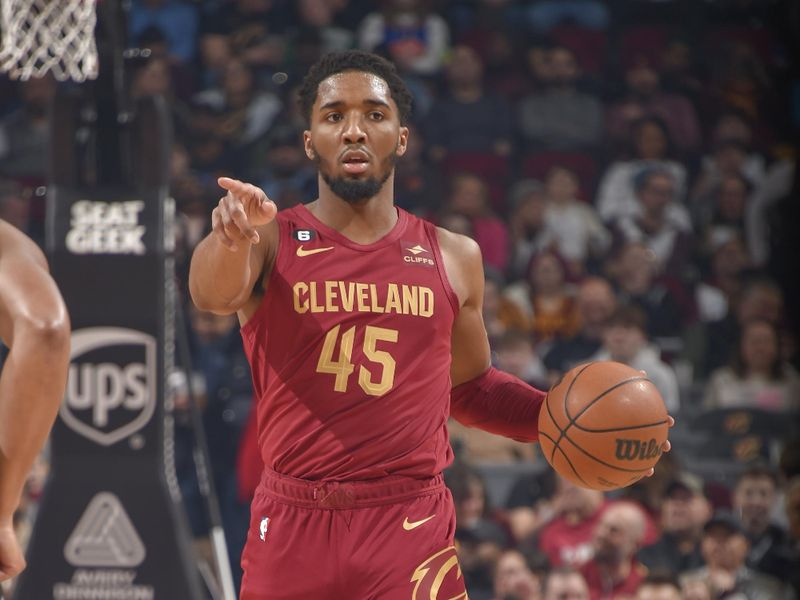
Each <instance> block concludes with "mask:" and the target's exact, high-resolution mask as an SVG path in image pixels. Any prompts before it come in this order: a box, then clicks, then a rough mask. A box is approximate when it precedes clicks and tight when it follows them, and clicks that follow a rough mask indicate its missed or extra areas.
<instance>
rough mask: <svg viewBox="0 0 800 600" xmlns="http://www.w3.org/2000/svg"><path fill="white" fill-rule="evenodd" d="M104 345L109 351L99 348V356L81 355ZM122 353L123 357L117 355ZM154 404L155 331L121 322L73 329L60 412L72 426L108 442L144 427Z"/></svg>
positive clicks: (98, 439) (96, 438) (94, 438)
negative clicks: (101, 351)
mask: <svg viewBox="0 0 800 600" xmlns="http://www.w3.org/2000/svg"><path fill="white" fill-rule="evenodd" d="M101 348H107V349H108V351H107V353H105V355H104V353H98V354H99V356H98V357H97V358H99V360H97V358H96V359H95V360H92V361H89V360H85V359H84V360H80V358H81V357H82V356H83V355H85V354H88V353H90V352H94V351H97V350H99V349H101ZM111 348H114V352H113V353H112V352H111V350H110V349H111ZM120 352H122V356H123V358H124V360H119V359H118V360H114V359H113V358H112V357H113V356H114V354H119V353H120ZM129 357H130V358H129ZM155 406H156V339H155V338H154V337H153V336H151V335H148V334H146V333H143V332H141V331H135V330H133V329H123V328H120V327H90V328H87V329H80V330H78V331H75V332H74V333H73V334H72V362H71V363H70V366H69V379H68V381H67V391H66V397H65V401H64V402H63V403H62V404H61V410H60V411H59V413H60V415H61V418H62V419H63V420H64V423H65V424H66V425H67V426H68V427H69V428H70V429H72V430H73V431H76V432H77V433H79V434H81V435H83V436H85V437H87V438H89V439H90V440H92V441H94V442H97V443H98V444H101V445H103V446H110V445H111V444H114V443H116V442H118V441H120V440H122V439H125V438H126V437H128V436H130V435H131V434H133V433H135V432H137V431H139V430H140V429H141V428H142V427H144V426H145V425H146V424H147V423H148V422H149V421H150V418H151V417H152V416H153V412H154V410H155Z"/></svg>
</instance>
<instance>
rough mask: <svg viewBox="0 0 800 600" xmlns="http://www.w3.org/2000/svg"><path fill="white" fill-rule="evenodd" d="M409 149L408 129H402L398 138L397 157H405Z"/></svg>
mask: <svg viewBox="0 0 800 600" xmlns="http://www.w3.org/2000/svg"><path fill="white" fill-rule="evenodd" d="M407 149H408V127H401V128H400V133H399V134H398V136H397V150H396V151H395V153H396V154H397V156H403V154H405V153H406V150H407Z"/></svg>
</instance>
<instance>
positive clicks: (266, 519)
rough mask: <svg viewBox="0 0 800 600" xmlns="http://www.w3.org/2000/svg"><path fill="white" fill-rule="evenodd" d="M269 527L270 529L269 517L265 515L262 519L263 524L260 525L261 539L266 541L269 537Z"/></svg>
mask: <svg viewBox="0 0 800 600" xmlns="http://www.w3.org/2000/svg"><path fill="white" fill-rule="evenodd" d="M267 529H269V517H264V518H263V519H261V525H259V527H258V531H259V535H258V537H260V538H261V541H262V542H263V541H265V540H266V539H267Z"/></svg>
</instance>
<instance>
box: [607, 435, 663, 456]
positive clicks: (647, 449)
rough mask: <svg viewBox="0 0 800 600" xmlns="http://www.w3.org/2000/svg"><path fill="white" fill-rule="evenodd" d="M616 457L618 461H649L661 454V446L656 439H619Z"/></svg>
mask: <svg viewBox="0 0 800 600" xmlns="http://www.w3.org/2000/svg"><path fill="white" fill-rule="evenodd" d="M616 441H617V449H616V452H615V456H616V457H617V460H647V459H648V458H655V457H656V456H658V455H659V454H661V444H659V443H658V442H657V441H656V440H655V439H650V440H621V439H617V440H616Z"/></svg>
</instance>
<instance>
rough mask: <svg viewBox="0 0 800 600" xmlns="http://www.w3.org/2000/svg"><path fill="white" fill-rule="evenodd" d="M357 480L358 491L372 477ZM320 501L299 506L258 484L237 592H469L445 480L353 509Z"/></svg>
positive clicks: (393, 598) (266, 597)
mask: <svg viewBox="0 0 800 600" xmlns="http://www.w3.org/2000/svg"><path fill="white" fill-rule="evenodd" d="M393 481H394V483H401V485H402V482H401V481H400V480H398V479H394V480H393ZM375 483H376V485H377V486H380V487H384V486H385V485H386V483H387V482H385V481H382V480H377V481H376V482H375ZM354 488H355V490H354V491H355V494H356V495H357V494H358V491H359V490H360V491H361V492H367V491H368V488H369V485H367V486H364V485H363V484H354ZM320 500H321V501H322V500H324V496H320ZM320 504H321V506H320V507H319V508H308V507H307V506H302V505H301V506H298V503H293V502H291V501H287V500H286V499H285V498H284V497H282V496H278V497H276V496H275V495H274V494H273V493H272V492H271V491H270V490H268V489H265V488H264V487H263V486H262V487H260V488H259V490H258V493H257V494H256V497H255V499H254V500H253V504H252V508H251V513H250V514H251V518H250V527H249V530H248V533H247V544H246V545H245V549H244V553H243V555H242V561H241V564H242V569H243V571H244V577H243V579H242V593H241V595H240V598H241V600H297V599H298V598H302V599H304V600H305V599H311V598H337V599H339V598H341V599H343V600H345V599H346V600H361V599H365V598H379V599H380V600H409V599H410V598H418V599H422V598H436V597H438V598H464V597H466V594H465V589H464V576H463V575H462V573H461V571H460V569H459V567H458V562H457V558H458V557H457V555H456V548H455V543H454V540H453V534H454V532H455V529H456V524H455V509H454V507H453V499H452V496H451V495H450V492H449V490H447V489H446V488H442V489H439V490H438V491H433V492H431V491H423V492H420V493H419V495H418V496H416V497H414V498H411V499H405V500H401V501H397V502H394V503H392V504H382V505H379V506H366V507H362V508H358V509H347V508H327V507H326V506H325V502H324V501H322V502H320ZM404 524H405V527H404ZM437 591H438V596H437Z"/></svg>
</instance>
